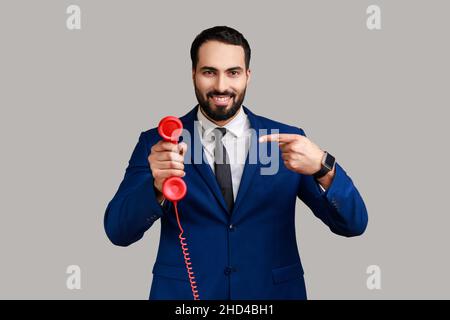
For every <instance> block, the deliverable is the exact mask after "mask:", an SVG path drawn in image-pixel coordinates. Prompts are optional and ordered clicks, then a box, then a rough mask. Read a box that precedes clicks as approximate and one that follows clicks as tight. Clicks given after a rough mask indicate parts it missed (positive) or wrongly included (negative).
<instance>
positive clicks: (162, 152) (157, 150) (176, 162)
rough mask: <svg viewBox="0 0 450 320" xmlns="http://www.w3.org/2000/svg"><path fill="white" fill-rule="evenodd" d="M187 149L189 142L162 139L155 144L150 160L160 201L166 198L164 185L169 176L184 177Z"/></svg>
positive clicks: (157, 196)
mask: <svg viewBox="0 0 450 320" xmlns="http://www.w3.org/2000/svg"><path fill="white" fill-rule="evenodd" d="M186 151H187V144H186V143H184V142H180V143H179V144H173V143H171V142H168V141H164V140H161V141H159V142H158V143H157V144H155V145H153V147H152V149H151V152H150V155H149V156H148V162H149V164H150V169H151V170H152V174H153V179H154V186H155V189H156V191H157V195H156V198H157V199H158V201H159V202H161V201H162V200H163V199H164V196H163V194H162V185H163V182H164V180H166V179H167V178H169V177H173V176H175V177H184V176H185V174H186V173H185V172H184V155H185V154H186Z"/></svg>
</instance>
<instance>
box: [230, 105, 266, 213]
mask: <svg viewBox="0 0 450 320" xmlns="http://www.w3.org/2000/svg"><path fill="white" fill-rule="evenodd" d="M243 108H244V111H245V113H246V114H247V117H248V120H249V121H250V127H251V128H252V129H253V130H252V135H251V141H250V148H249V151H248V153H247V158H246V160H245V166H244V171H243V173H242V178H241V183H240V184H239V190H238V194H237V197H236V201H235V203H234V208H233V212H232V215H231V217H232V219H233V221H236V219H237V214H238V212H239V211H238V209H239V207H240V205H241V204H242V202H243V201H244V199H245V195H246V193H247V192H248V190H249V187H250V184H251V182H252V181H253V179H254V175H255V173H256V172H257V170H260V168H261V162H260V160H259V148H260V145H259V143H258V138H259V129H260V124H259V121H258V119H257V117H256V116H255V115H254V114H253V113H252V112H251V111H250V110H248V109H247V108H246V107H244V106H243Z"/></svg>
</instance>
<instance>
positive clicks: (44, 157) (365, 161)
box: [0, 0, 450, 299]
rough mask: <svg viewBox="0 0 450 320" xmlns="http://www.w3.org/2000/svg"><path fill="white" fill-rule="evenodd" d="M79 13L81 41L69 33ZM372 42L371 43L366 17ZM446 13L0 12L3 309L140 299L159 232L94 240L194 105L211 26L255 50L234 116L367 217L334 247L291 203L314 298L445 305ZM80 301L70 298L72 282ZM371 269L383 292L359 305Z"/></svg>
mask: <svg viewBox="0 0 450 320" xmlns="http://www.w3.org/2000/svg"><path fill="white" fill-rule="evenodd" d="M69 4H78V5H80V7H81V10H82V30H80V31H69V30H67V29H66V18H67V14H66V8H67V6H68V5H69ZM370 4H377V5H379V6H380V7H381V10H382V30H380V31H369V30H367V28H366V18H367V15H366V8H367V6H368V5H370ZM449 12H450V3H449V2H448V1H444V0H443V1H437V0H436V1H410V0H408V1H400V0H398V1H381V0H376V1H375V0H372V1H365V0H353V1H331V0H329V1H318V0H311V1H226V2H223V1H211V0H209V1H192V0H191V1H100V0H97V1H87V0H85V1H81V0H78V1H77V0H72V1H61V0H41V1H31V0H29V1H19V0H14V1H13V0H10V1H8V0H2V1H1V2H0V40H1V41H0V108H1V117H0V130H1V131H0V132H1V134H0V139H1V166H0V191H1V201H0V213H1V223H0V249H1V264H0V270H1V272H0V298H3V299H10V298H21V299H36V298H39V299H41V298H42V299H47V298H58V299H79V298H87V299H91V298H92V299H93V298H105V299H147V297H148V293H149V289H150V284H151V279H152V278H151V276H152V275H151V268H152V266H153V263H154V259H155V255H156V249H157V246H158V241H159V231H160V225H159V222H157V223H155V224H154V226H153V227H152V228H151V229H150V230H149V231H148V232H147V233H146V235H145V236H144V238H143V239H142V240H141V241H139V242H138V243H135V244H134V245H132V246H130V247H127V248H120V247H115V246H113V245H112V244H111V243H110V242H109V241H108V239H107V238H106V235H105V233H104V230H103V214H104V210H105V208H106V205H107V203H108V202H109V200H110V199H111V198H112V196H113V195H114V193H115V192H116V190H117V187H118V185H119V183H120V181H121V180H122V177H123V174H124V170H125V168H126V166H127V163H128V160H129V158H130V155H131V152H132V150H133V148H134V146H135V144H136V142H137V139H138V136H139V134H140V132H141V131H144V130H147V129H149V128H151V127H154V126H156V125H157V123H158V121H159V119H160V118H162V117H163V116H166V115H168V114H172V115H177V116H181V115H184V114H185V113H186V112H188V111H189V110H190V109H191V108H192V107H193V106H194V105H195V104H196V99H195V95H194V92H193V87H192V82H191V70H190V59H189V48H190V45H191V42H192V40H193V39H194V37H195V35H197V34H198V33H199V32H200V31H201V30H203V29H205V28H208V27H211V26H214V25H228V26H232V27H234V28H237V29H238V30H240V31H241V32H242V33H243V34H244V35H245V36H246V38H247V39H248V40H249V42H250V45H251V47H252V51H253V56H252V61H251V69H252V72H253V78H252V81H251V83H250V86H249V88H248V90H247V97H246V100H245V101H244V104H245V105H246V106H248V107H249V108H250V109H251V110H253V111H254V112H255V113H257V114H260V115H264V116H266V117H269V118H273V119H276V120H279V121H282V122H286V123H289V124H292V125H297V126H299V127H302V128H303V129H304V130H305V131H306V133H307V135H308V136H309V138H310V139H311V140H312V141H314V142H315V143H317V144H318V145H319V146H320V147H322V148H324V149H326V150H329V151H330V152H331V153H333V154H334V155H335V156H336V157H337V159H338V161H339V163H340V164H341V165H342V166H343V167H344V169H345V170H346V171H347V172H348V173H349V174H350V176H351V177H352V179H353V181H354V183H355V184H356V186H357V187H358V189H359V191H360V193H361V194H362V196H363V198H364V200H365V202H366V205H367V208H368V212H369V226H368V229H367V231H366V233H365V234H364V235H363V236H361V237H358V238H351V239H347V238H342V237H338V236H336V235H334V234H332V233H331V232H330V231H329V230H328V228H327V227H326V226H325V225H323V224H322V223H321V222H320V221H319V220H318V219H316V218H315V217H314V216H313V215H312V213H311V212H310V210H309V209H308V208H307V207H306V206H305V205H304V204H303V203H301V201H298V206H297V220H296V223H297V235H298V238H297V241H298V244H299V248H300V252H301V257H302V261H303V264H304V268H305V278H306V284H307V289H308V294H309V298H311V299H349V298H354V299H380V298H386V299H398V298H406V299H411V298H412V299H418V298H425V299H428V298H446V299H448V298H450V293H449V292H450V290H449V288H450V276H449V273H448V270H449V268H450V259H449V257H448V248H447V247H448V243H449V240H450V239H449V234H448V231H447V230H448V226H449V224H450V217H449V212H448V209H447V208H448V206H447V205H446V203H447V202H448V195H447V193H448V180H449V170H448V163H449V160H450V159H449V151H448V149H447V148H448V142H447V140H448V137H449V134H448V128H447V127H448V126H446V123H447V119H448V114H449V113H448V110H446V109H447V108H448V107H449V106H450V104H449V97H448V84H449V71H450V70H449V66H450V64H449V60H448V57H449V56H450V52H449V44H448V38H449V35H448V33H449V32H448V31H449V30H450V28H449V27H450V22H449V19H448V13H449ZM71 264H76V265H79V266H80V267H81V270H82V278H81V279H82V280H81V281H82V289H81V290H72V291H71V290H68V289H67V288H66V278H67V274H66V273H65V272H66V267H67V266H68V265H71ZM372 264H375V265H379V266H380V268H381V271H382V289H381V290H368V289H367V287H366V278H367V276H368V275H367V274H366V268H367V266H369V265H372Z"/></svg>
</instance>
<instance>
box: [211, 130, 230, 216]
mask: <svg viewBox="0 0 450 320" xmlns="http://www.w3.org/2000/svg"><path fill="white" fill-rule="evenodd" d="M226 133H227V129H225V128H219V127H217V128H215V129H214V136H215V148H214V171H215V172H216V179H217V182H218V183H219V187H220V191H222V195H223V198H224V199H225V203H226V204H227V207H228V213H231V211H232V210H233V205H234V198H233V183H232V180H231V167H230V159H229V157H228V153H227V149H225V146H224V145H223V143H222V137H223V136H224V135H225V134H226Z"/></svg>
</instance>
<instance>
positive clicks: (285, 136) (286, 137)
mask: <svg viewBox="0 0 450 320" xmlns="http://www.w3.org/2000/svg"><path fill="white" fill-rule="evenodd" d="M297 136H298V135H297V134H290V133H279V134H278V133H277V134H268V135H265V136H261V137H259V142H271V141H276V142H281V143H287V142H291V141H294V140H296V139H297Z"/></svg>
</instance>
